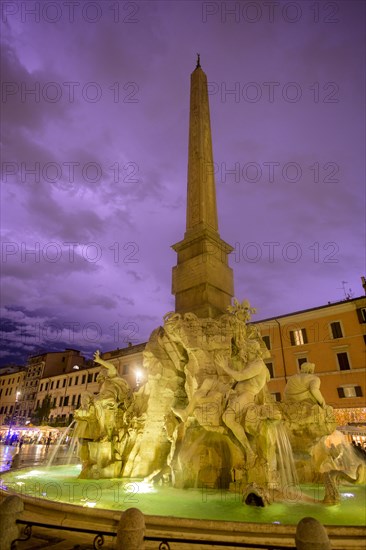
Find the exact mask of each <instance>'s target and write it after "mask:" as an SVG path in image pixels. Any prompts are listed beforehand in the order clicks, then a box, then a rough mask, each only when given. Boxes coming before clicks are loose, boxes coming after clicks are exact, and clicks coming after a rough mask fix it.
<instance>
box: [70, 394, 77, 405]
mask: <svg viewBox="0 0 366 550" xmlns="http://www.w3.org/2000/svg"><path fill="white" fill-rule="evenodd" d="M75 400H76V395H73V396H72V400H71V405H75Z"/></svg>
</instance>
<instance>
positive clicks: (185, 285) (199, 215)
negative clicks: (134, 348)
mask: <svg viewBox="0 0 366 550" xmlns="http://www.w3.org/2000/svg"><path fill="white" fill-rule="evenodd" d="M186 217H187V224H186V232H185V234H184V239H183V240H182V241H180V242H178V243H177V244H175V245H173V247H172V248H173V249H174V250H175V251H176V252H177V255H178V260H177V265H176V266H175V267H173V279H172V293H173V294H174V295H175V311H176V312H178V313H186V312H190V311H191V312H193V313H195V314H196V315H197V316H198V317H202V318H205V317H216V316H218V315H220V314H222V313H224V312H225V310H226V307H227V306H228V305H230V303H231V298H232V297H233V295H234V282H233V272H232V269H231V268H230V267H229V265H228V255H229V254H230V252H231V251H232V250H233V248H232V247H231V246H230V245H228V244H227V243H226V242H225V241H223V240H222V239H221V237H220V235H219V232H218V219H217V208H216V188H215V177H214V163H213V155H212V140H211V124H210V110H209V103H208V91H207V77H206V75H205V73H204V72H203V70H202V68H201V65H200V58H199V55H198V59H197V66H196V68H195V70H194V71H193V73H192V74H191V98H190V117H189V145H188V183H187V215H186Z"/></svg>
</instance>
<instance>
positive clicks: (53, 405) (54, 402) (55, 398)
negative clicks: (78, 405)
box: [52, 397, 57, 407]
mask: <svg viewBox="0 0 366 550" xmlns="http://www.w3.org/2000/svg"><path fill="white" fill-rule="evenodd" d="M56 400H57V397H54V398H53V404H52V407H56Z"/></svg>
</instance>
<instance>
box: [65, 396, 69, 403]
mask: <svg viewBox="0 0 366 550" xmlns="http://www.w3.org/2000/svg"><path fill="white" fill-rule="evenodd" d="M68 404H69V396H68V395H65V397H64V405H68Z"/></svg>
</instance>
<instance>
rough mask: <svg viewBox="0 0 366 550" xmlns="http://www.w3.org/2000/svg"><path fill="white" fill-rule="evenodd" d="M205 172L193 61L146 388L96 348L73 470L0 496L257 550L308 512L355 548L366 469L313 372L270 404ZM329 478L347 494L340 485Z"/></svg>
mask: <svg viewBox="0 0 366 550" xmlns="http://www.w3.org/2000/svg"><path fill="white" fill-rule="evenodd" d="M212 166H213V160H212V146H211V133H210V121H209V107H208V95H207V79H206V76H205V74H204V73H203V71H202V69H201V67H200V62H199V59H198V62H197V67H196V69H195V71H194V72H193V73H192V80H191V118H190V140H189V164H188V198H187V205H188V206H187V231H186V233H185V237H184V239H183V240H182V241H181V242H180V243H177V244H176V245H174V247H173V248H174V249H175V250H176V252H177V253H178V263H177V266H176V267H175V268H174V269H173V293H174V294H175V297H176V308H175V311H174V312H170V313H168V314H166V315H165V317H164V323H163V325H162V326H160V327H159V328H157V329H156V330H154V331H153V332H152V334H151V336H150V339H149V341H148V343H147V345H146V348H145V350H144V354H143V357H144V361H143V366H144V368H145V373H146V375H145V380H146V383H145V384H144V385H143V386H142V387H140V389H139V390H138V391H137V392H132V391H131V389H130V387H129V386H128V384H127V383H126V382H125V381H124V380H123V379H122V378H121V377H120V376H119V375H118V372H117V370H116V368H115V366H114V365H113V364H112V363H111V362H108V361H105V360H103V359H102V358H101V356H100V353H99V352H98V351H97V352H96V353H95V361H96V362H97V363H99V364H100V365H101V367H102V368H101V372H100V374H99V382H100V391H99V393H98V394H97V395H91V394H85V395H84V396H83V401H82V404H81V407H80V408H79V409H78V410H76V411H75V415H74V417H75V420H76V422H77V425H76V427H75V429H74V437H75V438H77V439H78V442H79V456H80V461H81V465H80V466H79V467H77V466H69V467H68V468H67V469H66V470H65V469H63V467H62V466H57V467H55V468H50V469H47V470H46V469H44V470H41V471H39V470H38V471H37V470H35V471H24V472H22V471H18V472H13V473H12V474H11V476H10V475H7V474H4V475H3V481H2V488H3V490H4V489H5V490H6V489H9V488H12V489H15V490H16V491H17V492H18V493H20V494H21V495H22V498H24V501H25V502H26V503H27V506H28V510H29V513H30V514H32V513H33V514H34V515H35V516H36V517H37V515H39V514H43V513H45V509H47V514H51V512H52V514H53V515H54V516H56V517H60V516H61V514H62V522H63V525H65V524H67V523H69V524H70V525H75V524H76V525H79V524H82V525H83V526H85V527H86V526H87V525H90V526H91V525H92V526H94V527H95V526H96V525H99V526H101V525H103V526H104V527H105V526H108V527H109V528H110V527H111V525H114V526H115V521H116V519H115V515H114V512H115V510H116V509H117V510H123V509H126V508H130V507H131V506H138V507H139V508H140V509H141V510H142V511H143V512H144V513H145V514H148V516H147V521H146V523H147V527H148V529H152V530H153V531H154V532H155V533H156V532H158V533H159V535H160V533H164V532H166V531H167V530H170V532H174V533H175V534H177V533H182V534H183V533H187V532H189V531H191V532H195V533H196V535H197V533H199V535H200V537H205V536H206V535H207V536H208V535H209V534H210V533H213V535H212V536H213V538H217V536H218V535H217V534H218V533H219V534H220V537H225V539H224V538H222V539H221V540H226V541H234V542H235V540H238V538H235V536H236V537H239V536H242V537H243V538H244V537H245V538H246V540H250V541H253V542H257V543H261V542H262V540H263V534H264V533H265V534H266V542H267V543H268V544H272V545H274V544H275V543H276V541H277V542H278V540H279V539H281V543H283V542H288V543H289V545H293V534H294V528H293V526H289V524H295V523H297V522H298V521H299V519H301V518H302V517H303V516H304V515H309V512H310V513H311V515H313V516H315V517H318V518H319V520H320V521H321V522H322V523H326V524H327V525H335V527H334V529H333V530H330V536H331V537H333V539H334V541H335V542H334V545H333V547H334V548H338V549H340V550H344V548H351V547H352V548H362V547H363V540H364V535H365V532H364V529H362V528H361V527H358V526H359V525H360V524H362V514H364V505H363V507H362V505H361V512H360V513H359V514H357V513H355V508H354V504H353V503H354V499H355V495H356V494H357V493H361V494H360V497H361V500H362V498H364V491H365V487H364V485H362V486H361V483H364V482H365V466H364V464H362V461H361V460H360V459H358V460H357V459H356V458H355V457H354V456H352V453H351V452H350V451H349V449H348V448H347V446H346V445H345V444H343V443H342V442H340V440H339V434H337V432H336V431H335V428H336V422H335V419H334V415H333V411H332V408H331V407H330V406H327V404H326V403H325V402H324V399H323V396H322V395H321V392H320V389H319V385H320V383H319V378H318V377H317V376H316V375H315V374H314V365H312V364H310V363H306V364H304V365H302V369H301V373H300V374H297V375H295V376H293V377H291V378H290V379H289V381H288V385H287V387H286V391H285V399H284V402H282V403H277V402H274V401H273V400H272V398H271V395H270V394H269V391H268V388H267V382H268V380H269V378H270V374H269V371H268V369H267V367H266V364H265V361H264V360H265V359H266V358H267V357H269V356H270V355H269V351H268V350H267V348H266V345H265V343H264V341H263V339H262V338H261V335H260V333H259V330H258V328H257V327H256V326H255V325H253V324H251V323H250V318H251V314H252V313H253V312H254V311H255V310H254V309H253V308H252V307H251V306H250V304H249V302H248V301H247V300H244V301H243V302H241V303H240V302H239V301H237V300H234V302H233V305H231V297H232V296H233V280H232V271H231V269H230V268H229V267H228V254H229V253H230V251H231V250H232V248H231V247H230V246H229V245H228V244H227V243H225V242H224V241H222V240H221V238H220V236H219V234H218V224H217V213H216V198H215V185H214V178H213V170H212ZM210 168H211V169H210ZM71 447H72V446H71ZM341 480H343V481H346V483H347V484H349V485H350V486H351V487H352V492H351V491H349V490H348V489H346V490H340V489H339V486H338V483H339V482H340V481H341ZM299 484H300V485H299ZM311 484H313V485H311ZM314 484H315V485H314ZM319 484H320V485H319ZM323 486H324V487H325V489H324V488H323ZM108 498H109V500H108ZM42 499H44V500H42ZM340 501H342V502H341V505H339V502H340ZM65 503H66V504H65ZM286 503H289V505H288V504H286ZM74 504H77V505H78V506H74ZM325 504H327V506H325ZM331 505H333V506H331ZM93 507H95V508H98V512H97V513H96V511H95V510H91V508H93ZM100 508H104V510H101V509H100ZM319 509H322V511H323V512H322V515H321V514H320V512H319ZM291 512H293V515H292V517H291ZM156 514H159V515H156ZM164 514H165V515H166V516H175V517H174V518H173V517H164V518H162V517H161V516H163V515H164ZM177 518H180V519H177ZM182 518H183V519H182ZM184 518H185V519H184ZM198 518H201V519H198ZM212 519H215V520H217V521H215V522H212V521H211V520H212ZM228 520H230V522H229V523H228ZM244 520H245V523H244ZM103 522H104V523H103ZM213 523H214V525H213ZM261 523H262V524H263V523H265V524H266V525H265V526H264V527H263V526H262V525H260V524H261ZM284 524H285V525H284ZM344 524H347V525H349V526H354V527H348V528H343V527H339V525H341V526H342V525H344ZM230 533H231V534H230ZM233 533H234V534H235V536H234V534H233ZM230 537H232V538H230ZM349 541H351V542H349Z"/></svg>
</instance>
